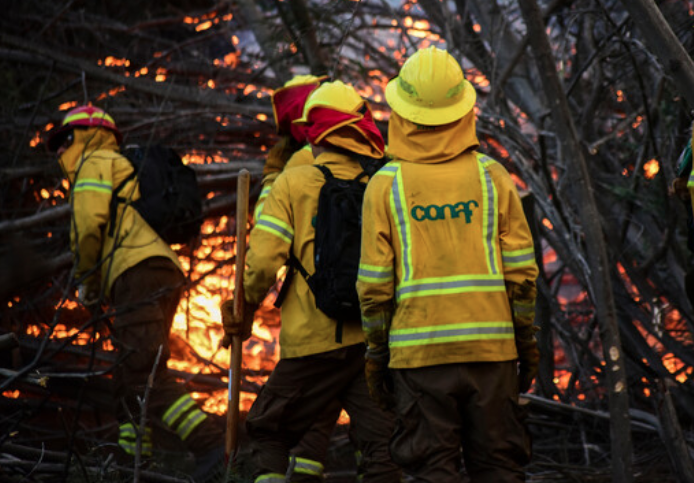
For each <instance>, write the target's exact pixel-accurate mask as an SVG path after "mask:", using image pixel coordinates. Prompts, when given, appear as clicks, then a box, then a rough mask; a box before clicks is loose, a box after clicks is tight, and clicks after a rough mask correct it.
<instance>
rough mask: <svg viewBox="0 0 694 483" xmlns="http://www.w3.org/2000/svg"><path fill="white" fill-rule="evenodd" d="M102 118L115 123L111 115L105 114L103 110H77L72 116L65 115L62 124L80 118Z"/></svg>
mask: <svg viewBox="0 0 694 483" xmlns="http://www.w3.org/2000/svg"><path fill="white" fill-rule="evenodd" d="M90 118H94V119H104V120H105V121H108V122H110V123H111V124H114V125H115V124H116V122H115V121H114V120H113V118H112V117H111V116H109V115H108V114H106V113H105V112H93V113H91V114H89V113H88V112H79V113H77V114H73V115H72V116H69V117H66V118H65V119H64V120H63V126H65V125H67V124H70V123H71V122H75V121H79V120H80V119H90Z"/></svg>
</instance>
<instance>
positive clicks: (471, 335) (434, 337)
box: [389, 322, 514, 347]
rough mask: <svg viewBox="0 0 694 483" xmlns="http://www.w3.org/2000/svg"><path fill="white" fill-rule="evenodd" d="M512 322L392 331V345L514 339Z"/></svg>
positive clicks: (467, 323)
mask: <svg viewBox="0 0 694 483" xmlns="http://www.w3.org/2000/svg"><path fill="white" fill-rule="evenodd" d="M513 338H514V331H513V323H512V322H464V323H459V324H446V325H439V326H432V327H416V328H412V329H398V330H391V331H390V340H389V346H390V347H411V346H419V345H430V344H444V343H450V342H469V341H476V340H477V341H478V340H498V339H513Z"/></svg>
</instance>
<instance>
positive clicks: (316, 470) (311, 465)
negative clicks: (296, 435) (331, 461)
mask: <svg viewBox="0 0 694 483" xmlns="http://www.w3.org/2000/svg"><path fill="white" fill-rule="evenodd" d="M289 460H290V466H292V467H293V468H294V473H301V474H303V475H312V476H318V477H322V476H323V465H322V464H321V463H320V462H318V461H314V460H310V459H308V458H299V457H297V456H293V455H292V456H290V457H289Z"/></svg>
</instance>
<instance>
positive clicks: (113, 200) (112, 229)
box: [108, 166, 137, 238]
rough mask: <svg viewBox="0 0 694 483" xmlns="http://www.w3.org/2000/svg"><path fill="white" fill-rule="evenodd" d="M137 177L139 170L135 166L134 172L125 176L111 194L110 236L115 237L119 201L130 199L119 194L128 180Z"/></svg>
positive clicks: (123, 201)
mask: <svg viewBox="0 0 694 483" xmlns="http://www.w3.org/2000/svg"><path fill="white" fill-rule="evenodd" d="M136 177H137V170H136V169H135V166H133V172H132V173H130V174H129V175H128V177H127V178H125V179H124V180H123V181H122V182H121V184H119V185H118V186H117V187H116V189H115V190H113V194H112V195H111V203H110V204H109V211H110V215H111V226H110V227H109V229H108V236H110V237H111V238H113V233H114V232H115V229H116V212H117V211H118V210H117V209H116V208H118V203H125V202H126V201H128V199H127V198H124V197H123V196H118V195H119V194H120V192H121V191H123V188H125V185H126V183H127V182H128V181H130V180H132V179H135V178H136Z"/></svg>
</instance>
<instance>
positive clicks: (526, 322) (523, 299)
mask: <svg viewBox="0 0 694 483" xmlns="http://www.w3.org/2000/svg"><path fill="white" fill-rule="evenodd" d="M506 293H507V295H508V298H509V303H510V304H511V313H512V316H513V325H514V327H515V332H516V350H517V351H518V388H519V390H520V392H527V391H528V389H530V385H531V384H532V383H533V379H535V376H536V375H537V370H538V368H539V366H540V351H539V350H538V348H537V340H536V339H535V333H536V332H537V331H538V330H540V329H539V327H535V326H534V325H533V323H534V322H535V297H536V296H537V288H536V287H535V283H534V282H531V281H530V280H525V281H524V282H523V283H514V282H507V284H506Z"/></svg>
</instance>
